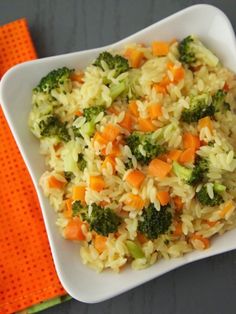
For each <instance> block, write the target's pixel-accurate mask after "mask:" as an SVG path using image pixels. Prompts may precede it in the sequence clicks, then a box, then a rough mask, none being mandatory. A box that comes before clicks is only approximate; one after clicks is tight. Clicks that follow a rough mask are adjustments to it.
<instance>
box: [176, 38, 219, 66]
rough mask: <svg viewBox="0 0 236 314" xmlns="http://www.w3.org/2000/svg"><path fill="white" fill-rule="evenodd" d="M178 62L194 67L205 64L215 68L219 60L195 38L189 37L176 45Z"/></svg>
mask: <svg viewBox="0 0 236 314" xmlns="http://www.w3.org/2000/svg"><path fill="white" fill-rule="evenodd" d="M178 50H179V54H180V58H179V59H180V61H181V62H183V63H185V64H187V65H190V66H195V65H198V64H206V65H209V66H211V67H215V66H216V65H217V64H218V62H219V59H218V58H217V57H216V56H215V55H214V54H213V53H212V52H211V51H210V50H209V49H208V48H206V47H205V46H204V45H203V44H202V42H201V41H200V40H199V39H198V38H197V37H195V36H193V35H190V36H187V37H186V38H184V39H183V40H182V41H181V42H180V43H179V45H178Z"/></svg>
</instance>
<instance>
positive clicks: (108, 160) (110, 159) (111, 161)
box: [102, 155, 116, 174]
mask: <svg viewBox="0 0 236 314" xmlns="http://www.w3.org/2000/svg"><path fill="white" fill-rule="evenodd" d="M108 163H109V164H110V165H111V166H112V171H113V174H114V173H115V171H116V161H115V158H114V157H113V156H111V155H108V156H106V158H105V159H104V161H103V163H102V168H107V164H108Z"/></svg>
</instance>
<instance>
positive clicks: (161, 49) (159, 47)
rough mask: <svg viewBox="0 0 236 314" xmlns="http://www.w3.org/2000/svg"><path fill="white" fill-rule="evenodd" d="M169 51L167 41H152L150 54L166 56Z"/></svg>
mask: <svg viewBox="0 0 236 314" xmlns="http://www.w3.org/2000/svg"><path fill="white" fill-rule="evenodd" d="M168 52H169V43H168V42H165V41H154V42H152V54H153V55H154V56H156V57H161V56H166V55H167V54H168Z"/></svg>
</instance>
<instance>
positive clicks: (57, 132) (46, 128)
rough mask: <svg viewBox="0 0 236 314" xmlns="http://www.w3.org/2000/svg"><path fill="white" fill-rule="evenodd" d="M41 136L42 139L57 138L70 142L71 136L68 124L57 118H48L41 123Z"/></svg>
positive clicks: (51, 116)
mask: <svg viewBox="0 0 236 314" xmlns="http://www.w3.org/2000/svg"><path fill="white" fill-rule="evenodd" d="M39 129H40V135H41V136H42V137H57V138H58V139H59V140H60V141H63V142H68V141H69V140H70V135H69V133H68V130H67V128H66V123H63V122H61V121H60V120H59V118H58V117H57V116H53V115H50V116H47V117H46V118H45V119H42V120H41V121H40V122H39Z"/></svg>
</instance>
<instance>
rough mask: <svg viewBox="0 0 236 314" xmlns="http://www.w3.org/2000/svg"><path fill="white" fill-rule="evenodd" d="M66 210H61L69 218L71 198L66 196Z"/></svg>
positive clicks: (70, 214)
mask: <svg viewBox="0 0 236 314" xmlns="http://www.w3.org/2000/svg"><path fill="white" fill-rule="evenodd" d="M65 203H66V210H65V211H64V212H63V214H64V216H65V217H66V218H71V217H72V199H71V198H68V199H67V200H66V201H65Z"/></svg>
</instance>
